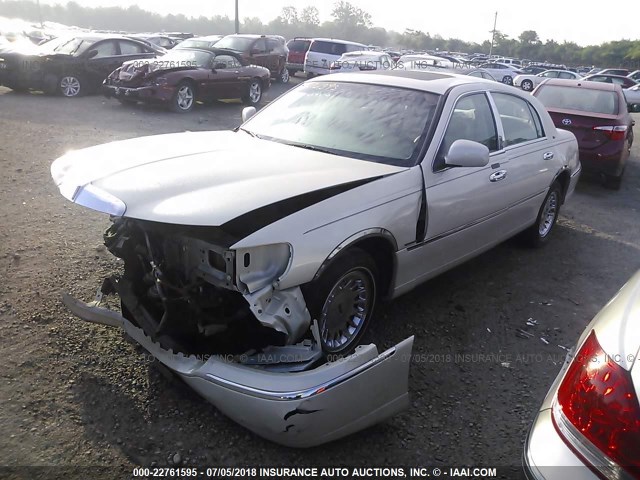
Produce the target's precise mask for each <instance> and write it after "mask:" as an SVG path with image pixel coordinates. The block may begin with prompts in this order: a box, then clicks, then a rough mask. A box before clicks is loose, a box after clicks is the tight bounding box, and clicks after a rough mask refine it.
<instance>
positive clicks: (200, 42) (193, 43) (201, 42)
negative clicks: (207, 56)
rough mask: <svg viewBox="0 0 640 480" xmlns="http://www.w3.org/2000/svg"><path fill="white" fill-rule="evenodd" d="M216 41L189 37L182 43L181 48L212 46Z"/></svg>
mask: <svg viewBox="0 0 640 480" xmlns="http://www.w3.org/2000/svg"><path fill="white" fill-rule="evenodd" d="M214 43H216V42H214V41H211V40H195V39H189V40H185V41H184V42H182V43H180V46H179V48H210V47H211V46H213V44H214Z"/></svg>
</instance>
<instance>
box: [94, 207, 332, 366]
mask: <svg viewBox="0 0 640 480" xmlns="http://www.w3.org/2000/svg"><path fill="white" fill-rule="evenodd" d="M234 240H235V239H232V238H230V237H229V236H228V235H227V234H226V233H224V232H223V231H222V230H220V229H219V228H217V227H185V226H177V225H166V224H159V223H154V222H146V221H140V220H133V219H128V218H116V219H114V223H113V224H112V226H111V227H110V228H109V229H108V230H107V231H106V232H105V235H104V242H105V245H106V247H107V248H108V250H109V251H110V252H111V253H112V254H114V255H115V256H116V257H119V258H121V259H122V260H123V261H124V273H123V274H121V275H118V276H113V277H110V278H109V279H107V280H106V282H105V284H104V285H103V288H102V293H104V294H110V293H117V294H118V296H119V297H120V300H121V304H122V314H123V316H124V317H125V318H126V319H127V320H129V321H130V322H131V323H133V324H135V325H137V326H138V327H139V328H141V329H143V330H144V331H145V332H146V333H147V335H149V336H150V337H151V338H152V339H153V341H155V342H158V343H159V344H160V345H161V346H162V347H163V348H166V349H170V350H173V351H174V352H181V353H184V354H188V355H191V354H195V355H235V356H237V358H238V359H239V361H240V362H241V363H244V364H246V365H254V366H263V367H265V368H271V369H274V370H278V369H283V368H284V369H290V370H291V371H294V370H298V369H299V368H301V366H302V368H304V366H310V365H312V364H313V363H314V362H316V361H317V360H319V359H320V358H321V357H322V355H321V351H320V348H319V347H318V345H317V342H316V341H314V339H313V336H312V334H311V330H310V323H311V322H310V315H309V312H308V310H307V308H306V305H305V302H304V298H303V296H302V293H301V291H300V289H299V288H298V287H296V288H292V289H287V290H277V289H275V288H274V283H275V282H276V281H277V279H278V278H280V277H281V276H282V274H283V273H284V272H285V271H286V270H287V268H288V267H289V264H290V261H291V248H290V246H289V245H287V244H275V245H266V246H260V247H256V248H249V249H241V250H237V251H236V250H231V249H230V248H229V246H230V245H231V244H232V243H233V242H234Z"/></svg>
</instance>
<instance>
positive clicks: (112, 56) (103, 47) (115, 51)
mask: <svg viewBox="0 0 640 480" xmlns="http://www.w3.org/2000/svg"><path fill="white" fill-rule="evenodd" d="M119 52H120V50H119V47H118V43H117V41H116V40H101V41H99V42H96V43H94V44H93V45H91V47H89V48H88V49H87V50H86V52H85V53H84V54H83V55H84V59H85V61H84V70H85V73H86V75H87V77H88V79H87V80H89V82H90V83H92V84H93V85H94V86H97V85H100V84H101V83H102V80H104V79H105V78H107V76H108V75H109V74H110V73H111V72H113V71H114V70H115V69H116V68H118V67H119V66H120V65H122V60H121V59H120V58H121V57H120V55H119Z"/></svg>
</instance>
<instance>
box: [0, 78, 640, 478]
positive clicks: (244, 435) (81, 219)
mask: <svg viewBox="0 0 640 480" xmlns="http://www.w3.org/2000/svg"><path fill="white" fill-rule="evenodd" d="M283 89H284V87H283V86H280V85H275V86H274V87H273V89H272V90H271V91H270V92H269V94H268V97H267V99H272V98H274V97H275V96H277V95H278V94H279V93H280V92H281V91H282V90H283ZM241 109H242V106H241V105H240V104H239V103H218V104H215V105H213V106H207V107H205V106H198V108H196V109H195V110H194V111H193V112H191V113H190V114H187V115H179V114H171V113H168V112H165V111H163V110H160V109H157V108H151V107H135V108H131V107H124V106H121V105H120V104H119V103H117V102H115V101H110V100H107V99H104V98H102V97H98V96H94V97H87V98H80V99H71V100H69V99H63V98H52V97H45V96H43V95H38V94H17V93H14V92H11V91H9V90H7V89H3V88H0V166H1V167H2V170H1V175H0V342H1V343H0V345H1V347H0V348H1V357H0V358H1V359H2V360H1V361H0V363H1V364H2V368H1V370H0V375H1V377H2V378H1V381H0V405H1V407H0V452H2V457H1V458H0V465H3V466H5V467H7V466H9V467H17V466H43V467H47V468H42V469H39V470H38V469H35V470H29V471H27V473H24V472H25V471H23V470H15V471H13V475H14V476H20V475H23V477H24V478H35V476H36V474H41V475H42V478H49V477H51V476H53V474H54V473H56V472H58V473H60V472H64V475H63V476H64V478H103V477H104V478H111V477H113V478H124V477H122V476H121V475H125V476H131V469H132V468H133V467H134V466H155V465H175V464H180V465H183V466H184V465H186V466H190V465H200V466H241V465H250V466H256V465H258V466H259V465H273V466H299V465H329V466H374V465H375V466H393V465H406V466H416V465H418V466H440V465H442V466H449V465H452V466H465V465H468V466H478V465H484V466H491V467H504V468H507V467H513V468H515V469H516V470H517V469H518V468H519V465H520V462H521V456H522V448H523V443H524V440H525V437H526V434H527V432H528V429H529V426H530V424H531V421H532V419H533V417H534V415H535V413H536V411H537V409H538V407H539V405H540V403H541V401H542V399H543V397H544V395H545V393H546V391H547V389H548V388H549V386H550V384H551V383H552V380H553V379H554V377H555V375H556V374H557V372H558V371H559V369H560V366H561V363H562V361H563V359H564V355H565V350H563V349H562V348H561V346H566V347H570V346H571V345H572V344H573V342H575V340H576V339H577V337H578V335H579V334H580V332H581V331H582V330H583V328H584V327H585V325H586V324H587V323H588V322H589V321H590V319H591V318H592V317H593V315H594V314H595V313H596V312H597V311H598V310H599V309H600V308H601V307H602V306H603V305H604V304H605V303H606V301H607V300H608V299H609V298H610V297H611V296H612V295H613V294H614V293H615V292H616V291H617V289H618V288H620V287H621V286H622V285H623V283H624V282H625V281H626V280H627V279H628V278H629V277H630V276H631V274H632V273H633V272H634V271H635V270H637V269H638V268H640V240H638V239H639V238H640V215H639V213H638V210H640V148H639V147H640V141H638V142H636V145H635V146H634V150H633V154H632V161H631V162H630V164H629V165H628V167H627V172H626V177H625V179H624V181H623V185H622V189H621V190H620V191H619V192H614V191H610V190H605V189H603V188H602V187H600V185H599V184H598V183H597V182H595V181H593V180H590V179H588V178H583V179H582V180H581V181H580V184H579V186H578V190H577V192H576V194H575V196H574V197H573V198H572V199H571V201H570V202H569V203H568V204H567V205H566V206H565V207H564V208H563V211H562V217H561V220H560V222H559V225H558V228H557V231H556V232H555V233H554V238H553V239H552V241H551V242H550V244H548V245H547V246H546V247H545V248H543V249H540V250H528V249H525V248H523V247H521V246H519V244H518V243H516V242H514V241H508V242H505V243H504V244H502V245H500V246H498V247H497V248H495V249H493V250H492V251H490V252H488V253H486V254H484V255H482V256H480V257H478V258H476V259H475V260H473V261H471V262H469V263H467V264H465V265H463V266H461V267H459V268H456V269H455V270H453V271H451V272H449V273H446V274H444V275H441V276H440V277H438V278H436V279H434V280H432V281H430V282H428V283H426V284H424V285H423V286H421V287H419V288H417V289H415V290H414V291H412V292H411V293H409V294H407V295H405V296H403V297H401V298H399V299H397V300H396V301H395V302H393V303H389V304H385V305H382V307H381V308H380V310H378V314H379V316H378V321H377V323H376V324H375V325H374V328H373V332H372V336H373V337H374V338H375V339H376V340H377V341H378V342H379V345H378V346H379V347H380V348H382V347H383V346H389V345H391V344H393V343H396V342H398V341H400V340H402V339H404V338H406V337H407V336H409V335H415V337H416V339H415V345H414V359H413V364H412V366H411V374H410V395H411V407H410V408H409V409H408V410H406V411H405V412H404V413H402V414H399V415H397V416H396V417H394V418H393V419H391V420H389V421H387V422H385V423H383V424H380V425H377V426H375V427H372V428H370V429H368V430H366V431H363V432H360V433H357V434H354V435H352V436H349V437H347V438H344V439H342V440H340V441H336V442H333V443H331V444H328V445H323V446H320V447H316V448H312V449H308V450H296V449H290V448H285V447H281V446H278V445H274V444H272V443H269V442H267V441H265V440H262V439H261V438H259V437H257V436H255V435H254V434H252V433H250V432H249V431H247V430H245V429H244V428H243V427H241V426H239V425H237V424H235V423H234V422H232V421H230V420H229V419H227V418H226V417H224V416H223V415H222V414H220V413H219V412H217V411H216V409H215V408H214V407H213V406H212V405H210V404H209V403H207V402H206V401H204V400H203V399H201V398H200V397H199V396H198V395H197V394H195V393H194V392H192V391H191V390H190V389H189V388H188V387H186V386H185V385H183V384H181V383H179V382H177V381H175V380H171V379H170V378H168V377H166V376H165V375H163V373H162V372H161V371H160V370H159V369H157V368H156V367H155V366H154V365H151V364H150V363H149V362H148V359H147V357H146V356H145V355H144V354H143V352H141V351H140V349H138V348H136V347H135V346H133V345H131V344H130V343H128V342H127V341H125V340H124V339H123V337H122V335H121V333H119V332H118V331H116V330H115V329H110V328H109V327H103V326H98V325H91V324H86V323H83V322H81V321H79V320H77V319H75V318H73V317H72V316H71V315H70V314H69V313H68V312H67V311H66V310H65V309H64V308H63V306H62V304H61V302H60V296H61V294H62V293H63V292H71V293H72V294H74V295H76V296H78V297H80V298H83V299H85V300H89V299H91V298H92V297H93V295H94V293H95V290H96V288H97V287H98V286H99V285H100V282H101V279H102V278H103V277H104V276H106V275H107V274H109V273H111V272H113V271H114V270H115V269H117V267H118V264H117V262H116V261H115V260H114V259H113V258H112V257H111V255H110V254H109V253H108V252H106V251H105V249H104V247H103V246H102V243H101V238H102V232H103V230H104V229H105V227H106V226H107V225H108V219H107V218H106V217H105V216H104V215H102V214H98V213H95V212H92V211H89V210H87V209H85V208H82V207H79V206H77V205H74V204H72V203H70V202H68V201H67V200H65V199H64V198H63V197H62V196H61V195H60V194H59V193H58V191H57V189H56V187H55V186H54V184H53V182H52V180H51V177H50V173H49V167H50V165H51V162H52V161H53V160H54V159H55V158H57V157H59V156H60V155H62V154H63V153H64V152H66V151H67V150H69V149H77V148H81V147H86V146H90V145H94V144H98V143H103V142H109V141H113V140H119V139H125V138H131V137H136V136H141V135H151V134H158V133H165V132H178V131H183V130H210V129H213V130H217V129H228V128H232V127H234V126H236V125H237V124H238V123H239V122H240V112H241ZM635 117H636V120H640V115H635ZM636 138H637V139H640V132H639V131H638V130H637V127H636ZM530 318H532V319H534V320H535V321H536V322H537V325H535V326H528V325H527V324H526V322H527V320H528V319H530ZM517 329H523V330H526V331H529V332H531V333H533V337H532V338H526V339H525V338H520V337H519V336H517V334H516V330H517ZM541 337H542V338H543V339H545V340H546V341H547V342H548V344H547V343H546V342H544V341H543V340H542V339H541ZM464 354H469V355H467V356H464ZM51 466H55V468H51ZM77 466H105V467H106V469H105V470H104V471H102V473H101V475H102V476H103V477H102V476H101V477H99V476H98V475H97V474H96V473H95V472H94V473H92V474H90V475H88V476H87V475H86V472H84V473H83V471H82V470H79V469H77V468H70V469H65V467H77ZM115 467H122V470H119V471H118V473H116V472H113V471H112V470H110V469H112V468H115ZM514 471H515V470H514ZM21 472H22V473H21ZM3 474H4V476H7V475H9V470H7V469H6V468H5V469H4V470H0V477H2V476H3ZM514 475H515V474H508V475H506V476H507V477H508V478H515V477H514Z"/></svg>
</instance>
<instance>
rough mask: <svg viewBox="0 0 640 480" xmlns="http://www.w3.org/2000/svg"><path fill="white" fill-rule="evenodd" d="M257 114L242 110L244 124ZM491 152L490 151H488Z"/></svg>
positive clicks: (245, 109)
mask: <svg viewBox="0 0 640 480" xmlns="http://www.w3.org/2000/svg"><path fill="white" fill-rule="evenodd" d="M255 114H256V107H245V108H243V109H242V123H244V122H246V121H247V120H249V119H250V118H251V117H253V116H254V115H255ZM487 151H489V150H487Z"/></svg>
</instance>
